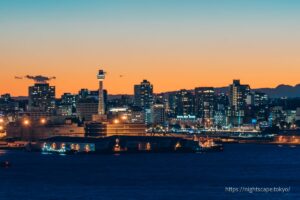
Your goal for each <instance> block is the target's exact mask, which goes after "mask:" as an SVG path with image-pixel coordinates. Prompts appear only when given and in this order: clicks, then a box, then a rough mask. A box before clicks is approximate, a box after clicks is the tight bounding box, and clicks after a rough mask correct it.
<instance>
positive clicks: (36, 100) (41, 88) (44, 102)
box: [28, 83, 55, 113]
mask: <svg viewBox="0 0 300 200" xmlns="http://www.w3.org/2000/svg"><path fill="white" fill-rule="evenodd" d="M28 96H29V110H30V111H42V112H49V113H50V112H54V111H55V86H49V84H48V83H35V84H34V86H30V87H29V95H28Z"/></svg>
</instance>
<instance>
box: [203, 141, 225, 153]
mask: <svg viewBox="0 0 300 200" xmlns="http://www.w3.org/2000/svg"><path fill="white" fill-rule="evenodd" d="M199 146H200V147H201V152H219V151H223V145H222V144H216V143H215V142H214V140H213V139H205V140H204V141H201V140H199Z"/></svg>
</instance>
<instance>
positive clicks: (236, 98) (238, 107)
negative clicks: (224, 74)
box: [229, 80, 250, 125]
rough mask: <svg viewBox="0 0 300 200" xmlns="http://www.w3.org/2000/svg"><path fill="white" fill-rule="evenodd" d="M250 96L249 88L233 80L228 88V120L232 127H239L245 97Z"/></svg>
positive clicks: (243, 114)
mask: <svg viewBox="0 0 300 200" xmlns="http://www.w3.org/2000/svg"><path fill="white" fill-rule="evenodd" d="M249 94H250V86H249V85H242V84H241V83H240V80H233V83H232V84H231V85H230V86H229V104H230V116H229V117H230V118H231V120H230V121H231V123H232V124H233V125H241V124H242V123H243V118H244V116H245V109H246V106H247V102H246V100H247V96H248V95H249Z"/></svg>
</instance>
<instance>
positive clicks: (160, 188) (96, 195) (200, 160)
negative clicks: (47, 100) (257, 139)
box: [0, 144, 300, 200]
mask: <svg viewBox="0 0 300 200" xmlns="http://www.w3.org/2000/svg"><path fill="white" fill-rule="evenodd" d="M3 160H9V161H10V162H11V163H12V166H11V167H10V168H7V169H5V168H0V200H6V199H13V200H22V199H30V200H32V199H33V200H35V199H36V200H50V199H53V200H56V199H58V200H59V199H72V200H77V199H78V200H79V199H84V200H85V199H109V200H111V199H199V200H200V199H300V147H294V148H292V147H290V146H283V147H279V146H276V145H258V144H257V145H255V144H228V145H225V150H224V152H219V153H205V154H170V153H165V154H126V155H68V156H61V155H49V154H48V155H44V154H41V153H28V152H23V151H4V150H1V151H0V161H3ZM225 187H234V188H241V187H259V188H271V187H282V188H289V191H288V192H284V193H283V192H268V193H267V192H253V193H250V192H247V191H246V192H245V191H244V192H235V193H232V192H228V191H227V192H226V191H225Z"/></svg>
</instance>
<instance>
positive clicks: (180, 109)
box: [175, 90, 195, 116]
mask: <svg viewBox="0 0 300 200" xmlns="http://www.w3.org/2000/svg"><path fill="white" fill-rule="evenodd" d="M175 113H176V115H177V116H188V115H195V112H194V95H193V93H192V92H190V91H187V90H180V91H178V92H177V93H176V108H175Z"/></svg>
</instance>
